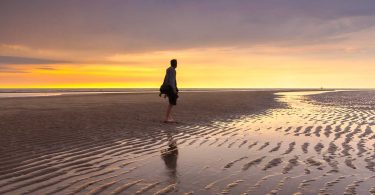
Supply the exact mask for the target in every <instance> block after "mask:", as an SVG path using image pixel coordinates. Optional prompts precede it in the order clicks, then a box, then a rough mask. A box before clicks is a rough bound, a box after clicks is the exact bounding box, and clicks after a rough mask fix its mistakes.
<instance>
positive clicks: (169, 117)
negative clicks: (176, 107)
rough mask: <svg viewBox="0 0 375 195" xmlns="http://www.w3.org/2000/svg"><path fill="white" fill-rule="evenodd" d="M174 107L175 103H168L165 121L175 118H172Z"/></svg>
mask: <svg viewBox="0 0 375 195" xmlns="http://www.w3.org/2000/svg"><path fill="white" fill-rule="evenodd" d="M172 107H173V105H171V104H168V107H167V113H166V115H165V120H164V121H165V122H169V121H173V119H172V118H171V116H170V115H171V111H172Z"/></svg>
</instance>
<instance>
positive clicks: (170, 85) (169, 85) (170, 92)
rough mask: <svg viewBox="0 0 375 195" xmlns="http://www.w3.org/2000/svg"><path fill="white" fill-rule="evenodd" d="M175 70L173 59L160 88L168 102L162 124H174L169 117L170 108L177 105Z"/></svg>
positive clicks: (175, 62)
mask: <svg viewBox="0 0 375 195" xmlns="http://www.w3.org/2000/svg"><path fill="white" fill-rule="evenodd" d="M176 68H177V60H176V59H173V60H171V66H170V67H169V68H168V69H167V71H166V74H165V77H164V82H163V85H162V86H161V87H160V92H161V93H163V94H166V95H167V96H168V100H169V104H168V107H167V113H166V115H165V120H164V122H174V120H173V119H172V117H171V110H172V107H173V106H175V105H176V104H177V98H178V95H177V93H178V88H177V81H176Z"/></svg>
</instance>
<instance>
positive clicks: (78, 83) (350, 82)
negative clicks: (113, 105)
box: [0, 48, 375, 88]
mask: <svg viewBox="0 0 375 195" xmlns="http://www.w3.org/2000/svg"><path fill="white" fill-rule="evenodd" d="M305 50H307V49H306V48H305ZM308 50H310V51H311V50H314V49H312V48H308ZM342 50H344V49H342ZM254 51H255V50H254V49H238V48H210V49H202V48H199V49H188V50H177V51H160V52H144V53H133V54H114V55H111V56H108V57H106V62H104V63H88V62H86V63H79V64H77V63H66V64H51V65H49V64H43V65H40V64H28V65H14V66H13V67H14V68H15V69H19V70H20V71H21V70H22V71H24V72H17V73H12V72H8V73H7V72H1V73H0V88H157V87H159V86H160V85H161V83H162V81H163V78H164V73H165V69H166V68H167V67H168V65H169V64H168V63H169V60H170V58H171V57H175V58H177V60H178V68H177V79H178V85H179V87H180V88H320V87H325V88H342V87H345V88H352V87H353V88H358V87H360V88H371V87H374V86H375V81H374V79H372V78H373V74H372V73H374V72H375V67H374V66H373V65H372V64H373V63H372V62H373V61H372V60H371V59H366V58H360V59H359V58H344V59H338V58H329V57H327V58H322V57H319V58H314V57H313V56H311V55H310V56H305V55H303V52H302V51H303V49H302V48H299V49H298V50H296V52H299V53H295V54H294V55H285V51H278V50H277V49H275V48H257V49H256V52H254ZM288 52H289V53H290V52H293V49H288ZM342 52H347V51H342ZM359 64H360V66H358V65H359Z"/></svg>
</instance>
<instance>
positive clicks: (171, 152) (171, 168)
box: [161, 138, 178, 179]
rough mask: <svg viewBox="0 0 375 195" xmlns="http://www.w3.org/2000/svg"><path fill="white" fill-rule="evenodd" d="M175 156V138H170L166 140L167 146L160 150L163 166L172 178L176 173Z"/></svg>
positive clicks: (176, 152)
mask: <svg viewBox="0 0 375 195" xmlns="http://www.w3.org/2000/svg"><path fill="white" fill-rule="evenodd" d="M177 157H178V148H177V142H176V140H173V139H172V138H170V140H169V142H168V148H167V149H164V150H162V151H161V158H162V159H163V160H164V163H165V166H166V168H167V170H168V172H169V175H170V177H171V178H172V179H175V178H176V173H177V170H176V168H177Z"/></svg>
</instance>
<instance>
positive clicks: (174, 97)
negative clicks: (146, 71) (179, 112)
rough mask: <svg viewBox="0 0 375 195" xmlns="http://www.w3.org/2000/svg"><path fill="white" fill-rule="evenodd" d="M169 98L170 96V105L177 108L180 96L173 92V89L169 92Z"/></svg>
mask: <svg viewBox="0 0 375 195" xmlns="http://www.w3.org/2000/svg"><path fill="white" fill-rule="evenodd" d="M167 96H168V100H169V104H170V105H174V106H175V105H176V104H177V98H178V95H177V94H175V93H174V92H173V90H172V89H171V90H169V91H168V94H167Z"/></svg>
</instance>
